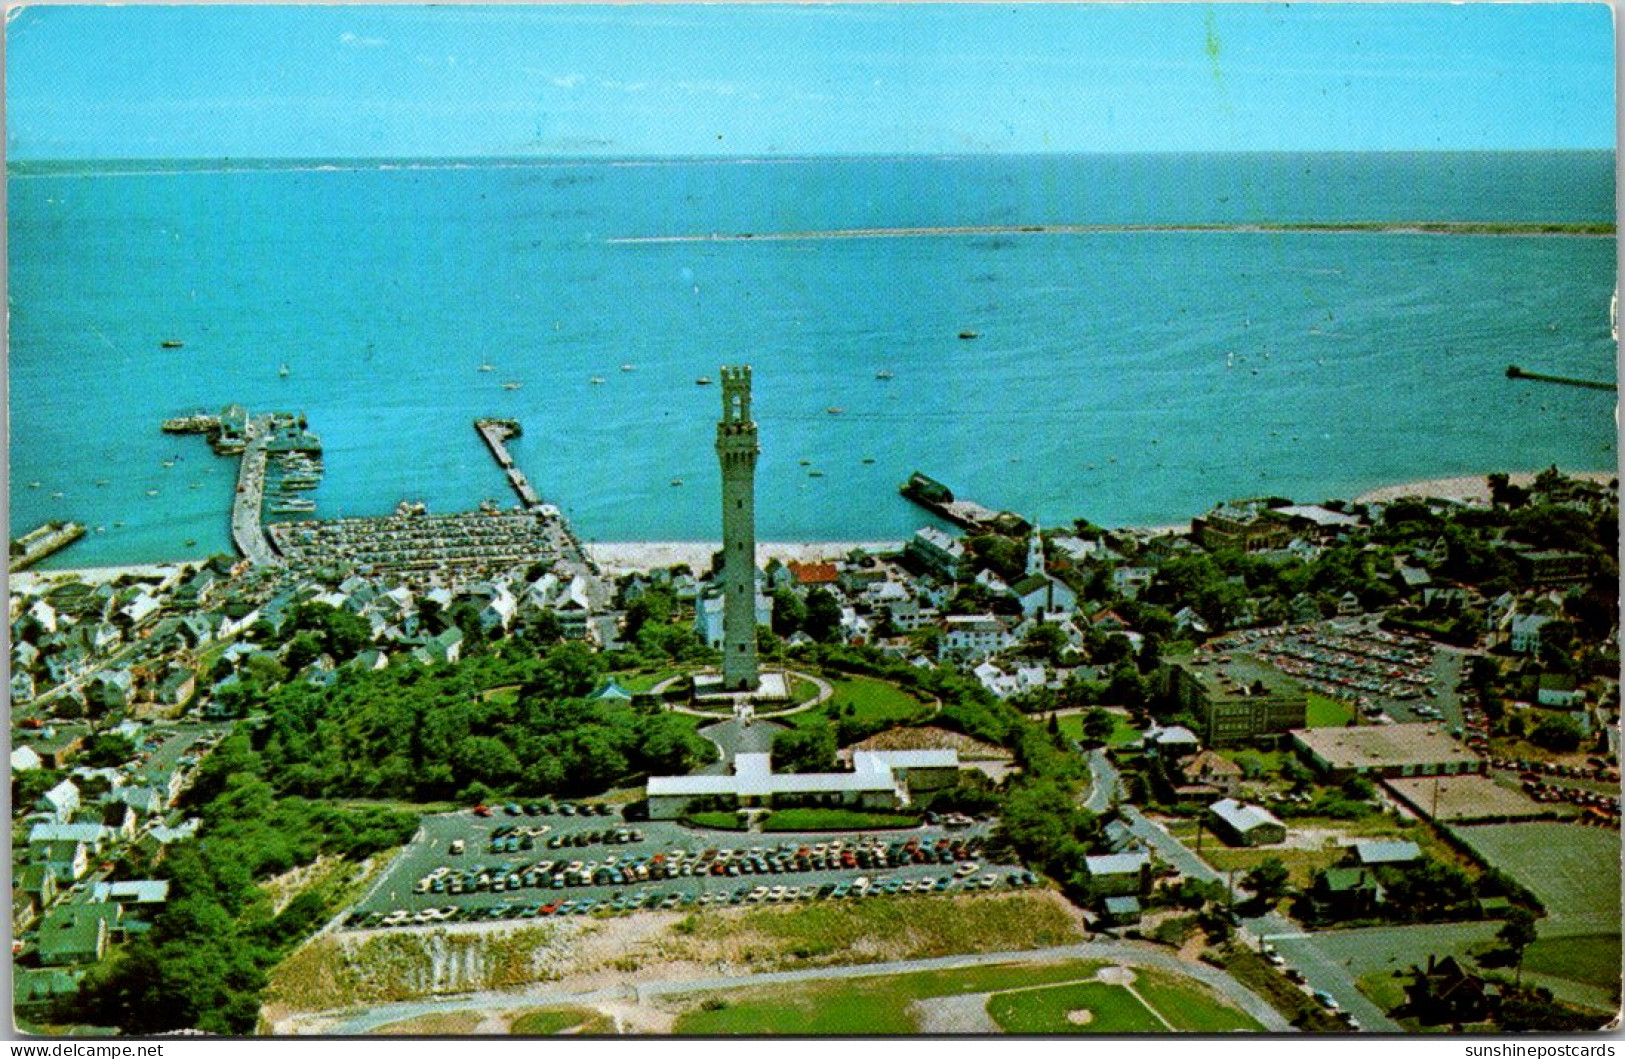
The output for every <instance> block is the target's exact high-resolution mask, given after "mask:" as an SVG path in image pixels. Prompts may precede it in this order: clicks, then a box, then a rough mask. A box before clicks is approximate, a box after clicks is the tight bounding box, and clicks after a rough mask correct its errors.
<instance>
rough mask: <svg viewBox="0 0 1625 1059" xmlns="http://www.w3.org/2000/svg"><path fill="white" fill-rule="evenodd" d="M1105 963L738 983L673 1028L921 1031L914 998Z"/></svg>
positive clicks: (1046, 978) (1047, 978) (1051, 977)
mask: <svg viewBox="0 0 1625 1059" xmlns="http://www.w3.org/2000/svg"><path fill="white" fill-rule="evenodd" d="M1100 966H1101V965H1100V964H1099V963H1096V962H1092V961H1084V960H1078V961H1069V962H1066V963H1056V964H1038V965H1029V964H995V965H991V966H987V967H965V968H959V969H955V970H945V971H918V972H915V973H913V974H899V975H883V976H876V977H869V978H850V979H845V980H840V981H828V980H826V981H814V982H796V983H792V984H786V985H780V986H774V987H771V988H762V989H743V990H732V991H730V992H729V993H727V994H723V995H717V994H712V995H710V996H709V997H708V998H706V999H705V1000H704V1001H703V1002H701V1004H700V1007H699V1008H698V1009H697V1010H693V1011H690V1012H688V1013H687V1014H685V1015H683V1016H682V1017H680V1018H679V1019H678V1020H677V1024H676V1026H675V1027H673V1029H674V1031H675V1032H676V1033H680V1034H824V1035H838V1036H850V1035H852V1034H859V1033H864V1034H871V1033H895V1034H907V1033H915V1032H917V1026H916V1024H915V1021H914V1018H913V1016H912V1014H911V1013H910V1012H909V1004H910V1003H911V1002H913V1001H915V1000H919V999H922V998H924V997H935V996H957V995H962V994H965V993H990V992H997V991H998V990H1001V989H1012V988H1019V987H1021V986H1028V985H1034V984H1040V985H1041V984H1043V983H1045V982H1054V981H1063V982H1064V981H1068V980H1075V979H1078V978H1088V977H1090V976H1092V975H1093V974H1094V973H1095V971H1096V970H1098V969H1099V967H1100ZM695 999H696V1000H699V999H700V998H698V997H696V998H695ZM1158 1028H1160V1027H1158Z"/></svg>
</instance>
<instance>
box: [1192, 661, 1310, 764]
mask: <svg viewBox="0 0 1625 1059" xmlns="http://www.w3.org/2000/svg"><path fill="white" fill-rule="evenodd" d="M1164 680H1165V681H1166V684H1165V694H1166V695H1167V696H1169V697H1171V698H1172V699H1173V700H1174V702H1175V703H1176V704H1177V705H1178V706H1179V708H1180V709H1183V710H1186V711H1188V712H1190V713H1191V714H1192V715H1193V716H1194V717H1195V718H1196V719H1197V724H1198V733H1199V734H1200V735H1201V737H1202V742H1204V743H1206V744H1207V745H1208V746H1233V745H1235V744H1237V743H1247V742H1252V741H1254V740H1257V739H1261V738H1266V737H1269V736H1277V735H1285V734H1286V733H1287V732H1290V731H1291V730H1292V729H1294V728H1302V727H1303V726H1304V724H1305V723H1306V721H1307V718H1308V711H1309V696H1308V695H1307V694H1306V693H1305V692H1304V690H1303V687H1302V685H1300V684H1299V683H1298V682H1297V681H1295V680H1293V679H1292V678H1291V677H1289V676H1287V675H1286V674H1285V673H1283V672H1281V671H1280V670H1279V669H1276V668H1275V667H1274V666H1270V665H1265V664H1264V663H1262V662H1259V661H1257V660H1256V659H1253V658H1250V657H1247V656H1245V655H1238V656H1231V657H1215V656H1197V657H1191V658H1176V659H1171V660H1170V662H1169V665H1168V668H1167V669H1166V671H1165V677H1164Z"/></svg>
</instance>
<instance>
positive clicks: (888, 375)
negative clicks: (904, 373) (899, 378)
mask: <svg viewBox="0 0 1625 1059" xmlns="http://www.w3.org/2000/svg"><path fill="white" fill-rule="evenodd" d="M894 377H895V376H893V375H892V373H891V372H889V371H885V370H881V371H877V372H875V378H877V379H890V378H894Z"/></svg>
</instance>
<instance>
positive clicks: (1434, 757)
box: [1292, 724, 1485, 783]
mask: <svg viewBox="0 0 1625 1059" xmlns="http://www.w3.org/2000/svg"><path fill="white" fill-rule="evenodd" d="M1292 741H1293V743H1294V745H1295V746H1296V747H1297V749H1298V752H1299V753H1300V754H1301V755H1302V756H1303V757H1304V758H1305V759H1306V760H1307V761H1308V762H1309V764H1310V765H1312V766H1314V768H1315V769H1316V771H1318V772H1320V773H1321V774H1322V775H1323V776H1325V777H1326V779H1327V781H1328V782H1331V783H1342V782H1343V781H1345V780H1347V779H1349V778H1350V777H1352V776H1367V777H1381V778H1388V777H1398V776H1457V775H1466V774H1469V773H1478V772H1483V771H1484V769H1485V763H1484V759H1483V758H1482V757H1479V756H1478V755H1477V754H1475V753H1473V752H1472V751H1471V750H1468V749H1467V748H1466V747H1464V746H1462V745H1461V744H1460V743H1458V742H1457V741H1456V740H1455V739H1454V738H1452V737H1451V736H1450V735H1449V734H1448V733H1446V732H1445V730H1444V728H1443V726H1442V725H1438V724H1380V725H1369V726H1362V727H1358V728H1305V729H1300V730H1298V731H1295V732H1293V733H1292Z"/></svg>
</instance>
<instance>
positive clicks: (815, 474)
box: [807, 471, 824, 478]
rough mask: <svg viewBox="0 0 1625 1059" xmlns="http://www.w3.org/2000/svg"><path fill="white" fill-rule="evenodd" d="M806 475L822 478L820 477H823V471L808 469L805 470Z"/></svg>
mask: <svg viewBox="0 0 1625 1059" xmlns="http://www.w3.org/2000/svg"><path fill="white" fill-rule="evenodd" d="M807 477H808V478H822V477H824V472H823V471H808V472H807Z"/></svg>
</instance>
